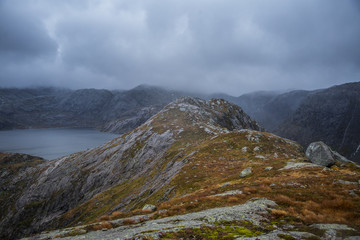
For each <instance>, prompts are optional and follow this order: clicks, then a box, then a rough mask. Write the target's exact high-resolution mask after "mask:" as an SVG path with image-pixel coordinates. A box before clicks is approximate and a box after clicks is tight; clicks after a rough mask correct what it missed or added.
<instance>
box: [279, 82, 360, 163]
mask: <svg viewBox="0 0 360 240" xmlns="http://www.w3.org/2000/svg"><path fill="white" fill-rule="evenodd" d="M275 132H276V133H278V134H280V135H281V136H284V137H287V138H290V139H294V140H296V141H298V142H299V143H301V144H303V145H307V144H309V143H310V142H313V141H323V142H325V143H326V144H328V145H330V146H331V147H332V148H334V149H335V150H337V151H339V152H340V153H342V154H344V155H345V156H347V157H348V158H351V159H353V160H355V161H358V162H360V82H355V83H347V84H343V85H338V86H334V87H331V88H328V89H324V90H318V91H314V92H310V93H308V95H307V96H306V97H305V98H303V100H302V101H300V104H299V106H298V107H297V108H296V110H295V111H294V112H293V114H291V115H290V116H289V117H288V118H287V119H286V120H285V121H284V122H283V123H281V124H279V125H278V129H277V130H276V131H275Z"/></svg>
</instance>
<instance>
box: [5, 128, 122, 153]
mask: <svg viewBox="0 0 360 240" xmlns="http://www.w3.org/2000/svg"><path fill="white" fill-rule="evenodd" d="M119 136H120V135H118V134H112V133H105V132H100V131H97V130H95V129H88V128H49V129H24V130H8V131H0V152H14V153H27V154H30V155H34V156H39V157H42V158H45V159H48V160H50V159H54V158H58V157H61V156H64V155H68V154H71V153H75V152H80V151H83V150H87V149H89V148H93V147H96V146H99V145H101V144H103V143H106V142H108V141H110V140H112V139H114V138H116V137H119Z"/></svg>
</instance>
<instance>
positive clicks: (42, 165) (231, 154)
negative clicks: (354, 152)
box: [0, 98, 360, 239]
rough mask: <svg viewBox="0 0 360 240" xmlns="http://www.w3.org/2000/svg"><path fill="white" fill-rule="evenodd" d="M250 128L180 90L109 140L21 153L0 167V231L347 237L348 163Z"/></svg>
mask: <svg viewBox="0 0 360 240" xmlns="http://www.w3.org/2000/svg"><path fill="white" fill-rule="evenodd" d="M261 130H262V128H261V127H260V126H259V125H258V124H257V123H256V122H255V121H253V120H251V119H250V117H249V116H248V115H246V114H245V113H244V112H243V111H242V109H241V108H239V107H238V106H236V105H234V104H230V103H228V102H226V101H224V100H217V99H214V100H210V101H204V100H200V99H196V98H181V99H179V100H177V101H175V102H173V103H171V104H169V105H167V106H166V107H165V108H164V109H163V110H161V111H160V112H159V113H158V114H156V115H155V116H153V117H152V118H150V119H149V120H148V121H147V122H146V123H144V124H143V125H141V126H140V127H138V128H136V129H134V130H133V131H131V132H128V133H126V134H124V135H122V136H121V137H119V138H117V139H114V140H112V141H110V142H108V143H106V144H104V145H102V146H99V147H96V148H94V149H90V150H88V151H84V152H80V153H76V154H73V155H70V156H66V157H63V158H60V159H57V160H53V161H48V162H43V161H41V160H37V161H35V162H34V163H32V162H31V164H28V165H26V166H25V167H22V168H19V169H18V170H17V171H15V172H13V173H11V174H12V175H13V177H11V178H10V179H11V181H10V180H9V178H6V176H10V175H9V172H10V171H11V170H10V169H9V166H7V165H4V166H2V168H1V173H0V176H1V178H2V177H3V176H5V180H6V179H7V180H6V181H8V182H7V184H6V185H7V188H5V189H4V190H2V192H1V193H0V196H1V198H0V200H1V202H0V203H1V204H2V206H5V207H4V208H2V211H3V212H2V214H1V219H0V232H1V237H2V238H16V237H18V236H24V235H29V234H33V233H37V232H39V231H43V230H46V229H48V230H49V229H61V228H64V227H67V228H66V229H63V230H57V231H50V232H44V233H43V234H42V235H37V236H34V237H32V238H31V239H53V238H60V237H65V238H68V239H72V238H74V239H80V238H82V239H83V238H86V239H114V238H120V239H132V238H133V239H139V237H143V239H154V238H155V239H159V238H160V239H179V238H185V239H186V238H195V239H199V238H205V239H235V238H240V237H263V239H268V238H271V239H281V238H286V239H291V238H290V237H293V238H294V236H295V237H296V236H298V237H299V236H304V237H308V238H309V239H319V237H322V236H325V235H326V234H328V235H329V234H332V235H333V236H334V234H335V235H337V236H342V237H345V236H353V235H359V234H360V233H359V230H360V229H359V227H360V222H359V219H360V204H359V203H360V197H359V185H358V180H359V179H360V168H359V167H358V166H357V165H355V164H354V163H352V162H344V163H336V165H335V166H333V167H331V168H324V167H321V166H319V165H315V164H312V163H309V162H306V161H307V159H306V157H305V155H304V152H303V150H302V148H301V146H300V145H298V144H297V143H295V142H292V141H290V140H287V139H283V138H281V137H278V136H275V135H273V134H270V133H265V132H261ZM1 157H2V158H6V159H9V158H11V156H8V155H2V156H1ZM6 161H7V162H8V161H9V160H6ZM2 162H3V160H1V163H2ZM19 164H20V165H23V163H19ZM314 193H316V194H314ZM258 198H261V199H258ZM264 198H266V199H264ZM149 204H150V205H149ZM144 206H145V207H144ZM229 206H232V208H228V207H229ZM143 207H144V208H143ZM330 223H331V224H333V223H337V224H339V225H327V224H330ZM311 224H323V225H311ZM344 224H346V225H344ZM98 230H103V231H98ZM104 230H107V231H106V232H104ZM84 234H86V235H84ZM78 235H79V236H78ZM310 237H311V238H310Z"/></svg>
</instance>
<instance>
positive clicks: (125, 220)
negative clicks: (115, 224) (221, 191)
mask: <svg viewBox="0 0 360 240" xmlns="http://www.w3.org/2000/svg"><path fill="white" fill-rule="evenodd" d="M137 223H138V222H137V221H136V220H135V219H133V218H125V219H124V221H123V224H124V225H132V224H137Z"/></svg>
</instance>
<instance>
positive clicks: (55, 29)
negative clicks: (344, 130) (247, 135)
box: [0, 0, 360, 95]
mask: <svg viewBox="0 0 360 240" xmlns="http://www.w3.org/2000/svg"><path fill="white" fill-rule="evenodd" d="M359 39H360V8H359V4H358V3H357V1H356V0H345V1H336V0H317V1H313V0H297V1H287V0H272V1H260V0H251V1H250V0H247V1H246V0H240V1H239V0H229V1H216V0H206V1H205V0H200V1H187V0H185V1H184V0H174V1H165V0H156V1H155V0H147V1H145V0H143V1H140V0H134V1H111V0H105V1H93V0H83V1H75V2H74V1H69V0H64V1H60V0H59V1H56V0H54V1H45V0H0V63H1V65H0V86H3V87H9V86H16V87H25V86H38V85H47V86H60V87H69V88H90V87H94V88H116V89H128V88H132V87H134V86H136V85H139V84H143V83H145V84H151V85H158V86H164V87H168V88H176V89H181V90H192V91H202V92H226V93H229V94H233V95H240V94H241V93H244V92H248V91H255V90H279V89H295V88H297V89H299V88H300V89H314V88H321V87H327V86H331V85H334V84H340V83H344V82H349V81H359V80H360V48H359V47H358V46H359V44H358V42H359Z"/></svg>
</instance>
